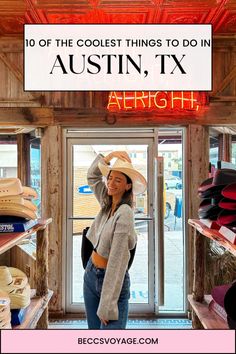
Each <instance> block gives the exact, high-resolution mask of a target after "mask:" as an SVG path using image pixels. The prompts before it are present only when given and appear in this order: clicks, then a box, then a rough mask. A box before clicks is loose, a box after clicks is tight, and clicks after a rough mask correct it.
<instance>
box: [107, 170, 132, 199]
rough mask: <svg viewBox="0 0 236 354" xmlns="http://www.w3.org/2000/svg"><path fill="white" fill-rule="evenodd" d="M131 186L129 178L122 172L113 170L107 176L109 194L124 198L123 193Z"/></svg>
mask: <svg viewBox="0 0 236 354" xmlns="http://www.w3.org/2000/svg"><path fill="white" fill-rule="evenodd" d="M130 188H131V184H129V183H127V178H126V176H125V175H124V174H123V173H122V172H118V171H111V172H110V173H109V176H108V178H107V191H108V195H110V196H112V197H113V196H116V197H119V198H122V196H123V194H124V193H125V192H126V191H128V190H129V189H130Z"/></svg>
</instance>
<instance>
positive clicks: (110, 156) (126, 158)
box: [104, 151, 131, 163]
mask: <svg viewBox="0 0 236 354" xmlns="http://www.w3.org/2000/svg"><path fill="white" fill-rule="evenodd" d="M114 157H116V158H118V159H120V160H123V161H128V162H131V160H130V157H129V155H128V153H127V152H126V151H112V152H110V154H108V155H107V156H106V157H104V161H105V163H109V162H110V161H111V160H112V159H113V158H114Z"/></svg>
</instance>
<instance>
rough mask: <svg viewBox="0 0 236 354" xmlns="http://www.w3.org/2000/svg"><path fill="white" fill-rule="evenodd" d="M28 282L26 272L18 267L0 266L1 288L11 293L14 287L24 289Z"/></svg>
mask: <svg viewBox="0 0 236 354" xmlns="http://www.w3.org/2000/svg"><path fill="white" fill-rule="evenodd" d="M27 283H28V278H27V276H26V274H25V273H24V272H22V271H21V270H20V269H18V268H13V267H7V266H0V289H1V290H3V291H5V292H7V293H9V292H10V291H12V290H14V289H22V288H24V287H25V285H26V284H27Z"/></svg>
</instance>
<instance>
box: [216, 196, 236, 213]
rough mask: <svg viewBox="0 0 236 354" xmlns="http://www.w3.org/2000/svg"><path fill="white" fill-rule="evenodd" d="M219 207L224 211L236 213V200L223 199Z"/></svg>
mask: <svg viewBox="0 0 236 354" xmlns="http://www.w3.org/2000/svg"><path fill="white" fill-rule="evenodd" d="M219 206H220V207H221V208H222V209H227V210H235V211H236V200H232V199H228V198H223V199H222V200H221V201H220V202H219Z"/></svg>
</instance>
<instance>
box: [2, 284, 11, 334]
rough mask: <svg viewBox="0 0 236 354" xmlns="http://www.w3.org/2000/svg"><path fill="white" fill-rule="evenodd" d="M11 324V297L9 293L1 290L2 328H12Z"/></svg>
mask: <svg viewBox="0 0 236 354" xmlns="http://www.w3.org/2000/svg"><path fill="white" fill-rule="evenodd" d="M10 324H11V311H10V298H9V295H8V294H7V293H6V292H5V291H2V290H0V329H2V328H10V327H8V326H9V325H10Z"/></svg>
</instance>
